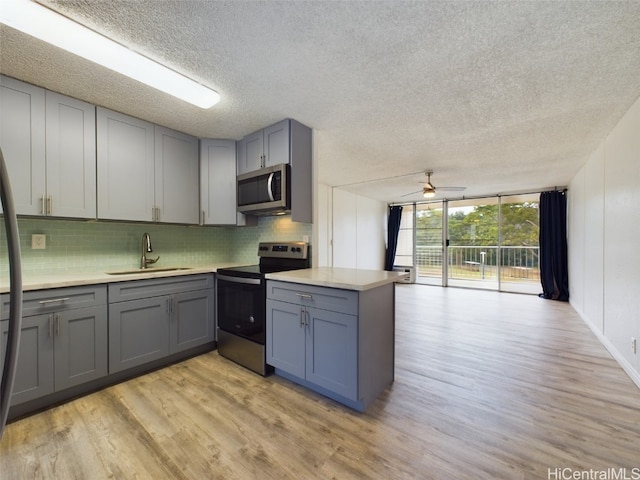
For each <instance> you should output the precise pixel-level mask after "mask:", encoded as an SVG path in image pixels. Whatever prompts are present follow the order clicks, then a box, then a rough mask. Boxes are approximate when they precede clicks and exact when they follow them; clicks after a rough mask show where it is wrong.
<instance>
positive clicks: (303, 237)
mask: <svg viewBox="0 0 640 480" xmlns="http://www.w3.org/2000/svg"><path fill="white" fill-rule="evenodd" d="M302 241H303V242H307V243H309V235H303V236H302Z"/></svg>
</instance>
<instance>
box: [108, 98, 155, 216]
mask: <svg viewBox="0 0 640 480" xmlns="http://www.w3.org/2000/svg"><path fill="white" fill-rule="evenodd" d="M96 118H97V120H96V132H97V134H96V135H97V137H96V147H97V172H98V181H97V184H98V218H104V219H111V220H134V221H151V220H152V219H153V211H152V209H153V208H154V195H155V194H154V188H155V177H154V168H155V167H154V132H153V125H152V124H150V123H148V122H144V121H142V120H138V119H137V118H132V117H128V116H127V115H123V114H121V113H117V112H112V111H110V110H107V109H105V108H100V107H98V108H97V110H96Z"/></svg>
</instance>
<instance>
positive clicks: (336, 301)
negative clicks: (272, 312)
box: [267, 280, 358, 315]
mask: <svg viewBox="0 0 640 480" xmlns="http://www.w3.org/2000/svg"><path fill="white" fill-rule="evenodd" d="M267 298H268V299H271V300H279V301H281V302H288V303H295V304H298V305H308V306H310V307H316V308H321V309H323V310H331V311H333V312H340V313H346V314H347V315H357V314H358V292H356V291H353V290H342V289H339V288H327V287H314V286H312V285H303V284H300V283H289V282H278V281H274V280H268V281H267Z"/></svg>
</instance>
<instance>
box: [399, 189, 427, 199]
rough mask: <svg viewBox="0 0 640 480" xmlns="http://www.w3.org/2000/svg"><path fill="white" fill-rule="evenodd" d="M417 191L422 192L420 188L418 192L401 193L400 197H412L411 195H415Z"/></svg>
mask: <svg viewBox="0 0 640 480" xmlns="http://www.w3.org/2000/svg"><path fill="white" fill-rule="evenodd" d="M416 193H422V190H418V191H417V192H411V193H405V194H404V195H400V197H410V196H411V195H415V194H416Z"/></svg>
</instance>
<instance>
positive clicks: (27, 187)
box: [0, 77, 96, 218]
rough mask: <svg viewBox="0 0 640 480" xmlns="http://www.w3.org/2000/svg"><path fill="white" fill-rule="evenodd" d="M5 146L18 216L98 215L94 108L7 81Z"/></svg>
mask: <svg viewBox="0 0 640 480" xmlns="http://www.w3.org/2000/svg"><path fill="white" fill-rule="evenodd" d="M0 145H1V147H2V150H3V153H4V157H5V159H6V161H7V166H8V169H9V175H10V176H11V182H12V189H13V193H14V197H15V202H16V210H17V212H18V214H21V215H38V216H42V215H50V216H56V217H72V218H95V217H96V187H95V184H96V153H95V145H96V138H95V107H94V106H93V105H90V104H88V103H85V102H82V101H80V100H76V99H73V98H70V97H66V96H64V95H60V94H57V93H54V92H49V91H45V90H44V89H42V88H40V87H35V86H33V85H29V84H27V83H23V82H20V81H17V80H14V79H11V78H7V77H1V87H0Z"/></svg>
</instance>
